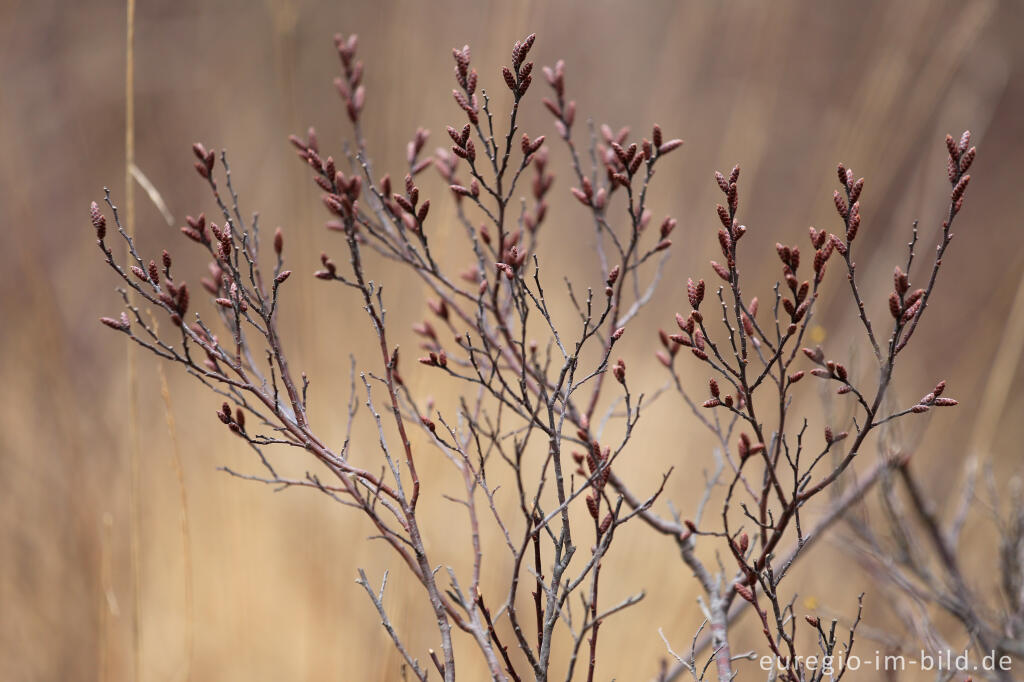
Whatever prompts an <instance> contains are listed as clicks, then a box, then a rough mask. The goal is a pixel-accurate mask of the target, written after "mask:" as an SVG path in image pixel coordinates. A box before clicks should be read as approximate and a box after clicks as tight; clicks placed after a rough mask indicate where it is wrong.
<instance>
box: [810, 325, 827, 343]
mask: <svg viewBox="0 0 1024 682" xmlns="http://www.w3.org/2000/svg"><path fill="white" fill-rule="evenodd" d="M810 332H811V333H810V339H811V343H821V342H822V341H824V340H825V328H824V327H822V326H821V325H820V324H816V325H813V326H812V327H811V329H810Z"/></svg>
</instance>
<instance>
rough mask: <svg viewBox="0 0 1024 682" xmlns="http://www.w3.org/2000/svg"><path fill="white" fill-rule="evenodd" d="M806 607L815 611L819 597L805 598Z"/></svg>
mask: <svg viewBox="0 0 1024 682" xmlns="http://www.w3.org/2000/svg"><path fill="white" fill-rule="evenodd" d="M804 608H805V609H808V610H810V611H813V610H814V609H816V608H818V598H817V597H806V598H805V599H804Z"/></svg>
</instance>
